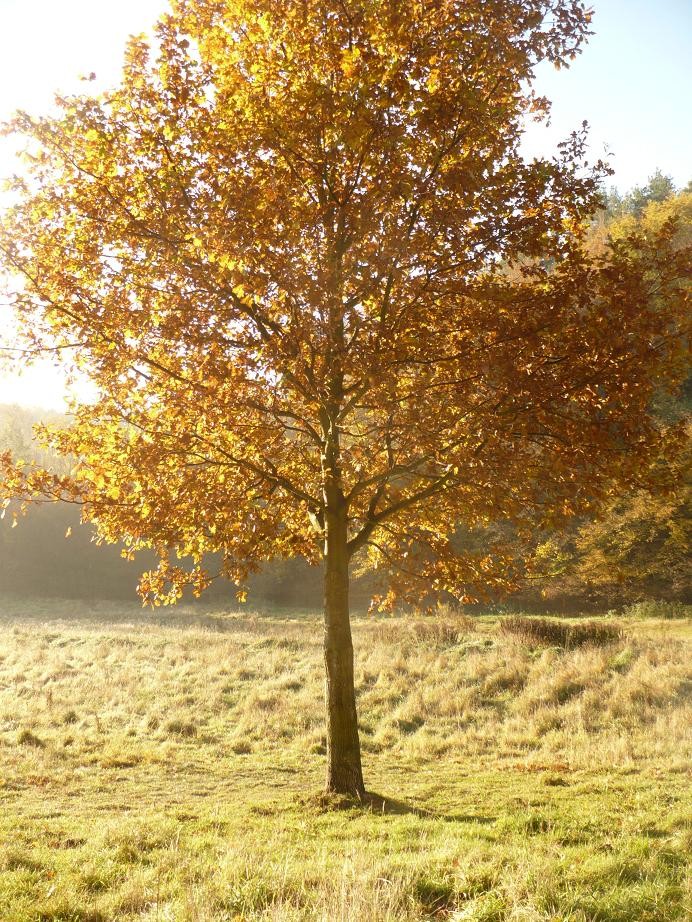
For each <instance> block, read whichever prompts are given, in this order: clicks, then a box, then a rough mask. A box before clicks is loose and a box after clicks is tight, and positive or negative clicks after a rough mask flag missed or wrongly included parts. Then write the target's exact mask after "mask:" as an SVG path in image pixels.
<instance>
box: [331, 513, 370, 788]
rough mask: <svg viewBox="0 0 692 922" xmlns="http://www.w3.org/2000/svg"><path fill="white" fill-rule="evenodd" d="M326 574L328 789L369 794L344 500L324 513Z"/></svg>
mask: <svg viewBox="0 0 692 922" xmlns="http://www.w3.org/2000/svg"><path fill="white" fill-rule="evenodd" d="M325 525H326V548H325V550H326V554H325V575H324V664H325V670H326V683H325V702H326V709H327V783H326V790H327V791H328V792H331V793H335V794H349V795H351V796H354V797H358V798H359V799H360V798H362V797H363V796H364V795H365V785H364V783H363V769H362V766H361V761H360V740H359V738H358V718H357V715H356V692H355V686H354V681H353V641H352V638H351V623H350V614H349V599H348V596H349V578H348V556H349V555H348V548H347V543H346V542H347V522H346V509H345V504H343V500H342V502H341V503H338V504H337V508H331V509H328V510H327V514H326V522H325Z"/></svg>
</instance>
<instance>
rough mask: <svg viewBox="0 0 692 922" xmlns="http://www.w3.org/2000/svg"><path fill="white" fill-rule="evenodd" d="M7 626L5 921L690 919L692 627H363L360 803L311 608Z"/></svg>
mask: <svg viewBox="0 0 692 922" xmlns="http://www.w3.org/2000/svg"><path fill="white" fill-rule="evenodd" d="M0 610H1V611H2V617H1V621H0V627H1V628H2V635H1V639H0V771H1V775H0V806H1V808H2V809H1V811H0V919H1V920H2V922H39V920H41V922H58V920H62V922H105V920H119V922H120V920H149V922H153V920H159V922H165V920H175V922H178V920H180V922H193V920H194V922H212V920H214V922H216V920H245V919H248V920H252V919H274V920H299V919H301V920H302V919H319V920H328V922H332V920H344V922H346V920H348V922H350V920H358V922H370V920H373V922H374V920H417V919H453V920H477V922H480V920H485V922H489V920H498V922H499V920H508V922H509V920H517V922H518V920H522V922H532V920H570V922H587V920H588V922H591V920H593V922H647V920H648V922H659V920H660V922H669V920H670V922H672V920H683V919H685V918H688V916H687V915H686V913H687V912H689V909H690V903H689V900H690V893H691V888H690V884H689V876H687V877H686V867H687V866H686V859H687V857H688V856H689V854H690V851H691V849H690V846H691V845H692V827H691V825H690V823H689V817H690V809H689V808H690V799H689V786H688V783H689V777H688V776H687V775H686V773H685V771H686V767H687V766H688V764H689V763H688V762H687V761H686V756H687V755H689V731H690V726H691V724H692V722H691V721H690V719H689V718H690V700H689V689H690V669H689V664H690V656H689V652H690V643H691V642H692V622H691V621H690V620H689V619H687V620H686V619H684V618H683V619H677V620H669V621H664V620H656V619H653V620H652V619H648V620H641V619H640V620H634V619H630V620H627V619H624V620H621V624H622V626H623V629H624V633H623V636H622V638H621V639H619V640H616V641H614V642H610V643H606V644H605V645H604V646H591V645H588V644H587V645H586V646H583V647H580V648H578V649H571V650H563V649H560V648H556V647H548V646H545V645H542V644H540V643H537V644H535V645H532V644H531V643H529V642H528V641H527V640H526V638H523V639H522V638H521V637H518V636H513V635H508V634H504V633H502V631H501V630H500V629H499V624H498V619H497V618H493V617H490V616H487V617H479V618H475V619H473V620H470V619H467V618H464V617H462V616H455V615H453V614H452V613H447V614H443V615H442V616H438V617H437V618H435V619H429V620H426V619H424V618H421V617H416V618H414V617H406V618H404V617H401V618H393V619H384V618H379V619H372V618H367V617H359V618H356V619H355V625H354V637H355V644H356V650H357V669H356V671H357V682H358V698H359V709H360V716H361V722H362V733H363V760H364V769H365V776H366V783H367V785H368V788H369V789H370V790H371V791H373V792H375V793H376V794H378V795H380V799H379V800H377V799H376V800H374V801H373V802H372V803H371V804H370V805H369V806H368V807H367V808H365V809H364V808H362V807H355V806H353V805H349V804H338V803H334V802H332V803H325V802H324V801H322V800H321V799H320V797H319V796H318V792H319V790H320V787H321V785H322V779H323V775H324V739H323V736H322V661H321V652H320V642H321V627H320V623H319V620H318V618H317V616H316V615H309V614H301V613H286V612H283V613H282V612H274V613H265V614H238V613H227V614H224V613H221V612H217V613H206V614H205V613H201V612H200V611H199V610H197V611H194V610H192V611H187V612H185V611H183V612H171V613H168V611H166V612H157V613H155V614H151V613H146V612H145V613H142V612H141V611H138V610H137V609H136V608H134V607H132V608H130V607H120V608H115V607H113V606H107V605H104V603H101V604H100V605H99V606H88V605H85V604H77V603H66V602H61V603H51V602H41V603H38V602H37V603H34V604H31V605H30V604H28V603H26V602H24V603H21V604H20V603H12V602H8V601H5V602H4V603H0ZM608 623H610V622H608ZM686 692H687V697H686ZM340 807H341V809H339V808H340Z"/></svg>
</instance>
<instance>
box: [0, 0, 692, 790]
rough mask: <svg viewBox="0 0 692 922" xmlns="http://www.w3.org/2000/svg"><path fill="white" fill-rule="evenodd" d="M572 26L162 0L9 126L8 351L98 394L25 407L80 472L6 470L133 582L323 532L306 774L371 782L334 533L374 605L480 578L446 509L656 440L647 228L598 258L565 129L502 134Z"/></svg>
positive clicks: (669, 332)
mask: <svg viewBox="0 0 692 922" xmlns="http://www.w3.org/2000/svg"><path fill="white" fill-rule="evenodd" d="M588 23H589V16H588V14H587V12H586V11H585V9H584V7H583V5H582V4H581V3H580V2H577V0H510V2H507V0H502V2H500V0H496V2H492V0H491V2H488V0H483V2H480V0H472V2H469V0H464V2H460V0H407V2H400V0H398V2H396V3H394V2H389V0H367V2H366V0H236V2H221V0H179V2H177V3H176V4H175V7H174V11H173V13H172V14H169V15H166V16H164V17H163V19H162V20H161V21H160V23H159V25H158V28H157V32H156V42H155V46H154V48H153V49H152V48H149V47H148V46H147V44H146V43H145V41H144V40H143V39H141V38H138V39H133V40H132V41H131V43H130V45H129V48H128V52H127V59H126V66H125V70H124V76H123V82H122V85H121V86H120V87H119V88H118V89H116V90H115V91H113V92H110V93H107V94H106V95H105V96H103V97H101V98H89V97H84V98H71V99H63V100H60V101H59V105H60V107H61V114H60V115H59V116H58V117H56V118H42V119H36V118H31V117H29V116H28V115H26V114H21V113H20V114H19V115H18V116H17V117H16V119H15V120H14V122H13V124H12V130H14V131H15V132H18V133H20V134H25V135H27V136H28V138H29V139H30V141H29V147H28V155H27V156H28V158H29V172H30V177H29V178H28V179H27V178H24V179H22V178H18V179H17V180H16V181H15V195H16V199H17V201H16V204H15V205H14V206H13V207H12V208H11V209H10V210H9V212H8V214H7V216H6V218H5V220H4V229H3V231H2V234H1V235H0V246H1V247H2V252H3V253H4V259H5V262H6V264H7V265H8V266H9V268H10V270H11V271H12V272H13V273H15V274H19V275H21V276H22V278H23V280H24V282H23V286H22V287H21V288H20V289H19V290H18V291H16V292H15V295H14V300H15V303H16V308H17V312H18V314H19V316H20V318H21V321H22V323H23V328H24V331H25V334H24V335H25V339H26V352H27V354H33V353H35V352H40V350H42V349H45V348H51V349H59V350H61V351H62V352H63V353H64V354H67V353H68V352H69V353H70V354H72V355H73V358H72V362H73V365H74V367H75V369H77V370H80V371H82V372H84V373H86V374H88V375H89V377H90V378H91V379H92V380H93V381H94V382H95V383H96V385H97V386H98V388H99V394H100V395H99V398H98V400H97V401H96V403H95V404H93V405H89V406H76V407H74V410H73V412H74V422H73V425H72V426H71V427H70V428H69V429H67V430H65V431H62V432H57V433H54V434H52V435H51V434H49V433H46V436H45V437H46V438H47V439H49V440H50V441H51V444H52V445H53V447H54V448H55V449H57V450H58V451H59V452H60V453H64V454H72V455H73V456H75V457H76V458H78V459H79V460H78V463H77V465H76V467H75V470H74V472H73V474H72V475H71V476H70V477H59V476H54V475H52V474H51V473H50V472H47V471H40V470H38V469H31V468H27V467H24V468H22V467H17V466H16V465H14V466H13V464H12V462H11V459H10V458H9V457H7V456H6V458H5V468H6V470H5V475H6V479H5V491H6V493H7V494H12V495H22V496H23V497H25V498H26V499H30V498H32V497H33V498H36V497H43V498H44V499H45V498H49V499H50V498H54V499H66V500H70V501H73V502H79V503H82V504H83V515H84V517H85V518H86V519H87V520H89V521H91V522H93V523H95V524H96V526H97V528H98V532H99V534H100V536H101V538H102V539H103V540H105V541H116V540H118V539H120V538H123V539H124V540H125V542H126V545H127V548H128V551H129V552H131V553H134V552H136V551H137V550H139V549H141V548H144V547H153V548H154V549H155V550H156V551H157V553H158V554H159V557H160V564H159V567H158V569H157V570H155V571H152V572H149V573H147V574H145V575H144V576H143V577H142V580H141V584H140V590H141V592H142V594H143V596H144V598H145V599H149V600H153V601H154V602H156V603H163V604H167V603H170V602H174V601H175V600H177V599H178V598H179V597H180V594H181V592H182V590H183V587H184V586H186V585H192V587H193V589H194V591H195V592H201V591H202V590H203V589H204V588H205V587H206V586H207V585H208V583H209V581H210V580H211V579H212V578H213V575H212V574H209V573H208V572H206V570H205V567H204V560H205V555H207V554H208V553H210V552H213V553H216V554H220V555H221V557H222V560H223V563H222V567H221V573H222V574H223V575H224V576H226V577H227V578H229V579H231V580H232V581H234V582H235V583H236V584H237V585H238V587H239V594H240V595H241V596H242V595H243V593H244V589H243V586H244V582H245V579H246V577H247V576H248V574H249V573H250V572H251V571H252V570H253V569H255V568H256V567H257V566H258V565H259V563H260V562H261V561H264V560H267V559H270V558H275V557H290V556H295V555H302V556H304V557H306V558H307V559H308V560H310V561H313V562H317V561H318V560H322V561H323V562H324V649H325V668H326V711H327V740H328V753H327V763H328V765H327V789H328V790H330V791H336V792H344V793H349V794H355V795H357V796H362V795H363V793H364V784H363V774H362V768H361V758H360V747H359V739H358V728H357V718H356V699H355V691H354V678H353V676H354V668H353V646H352V640H351V628H350V620H349V565H350V563H351V561H352V560H353V559H354V558H355V557H356V556H358V557H359V558H361V559H362V558H363V557H365V559H366V561H367V562H368V564H369V565H370V566H372V567H376V568H378V569H380V570H382V571H383V572H386V573H390V572H391V575H392V580H391V586H392V589H391V591H390V592H389V593H388V594H387V595H386V596H385V597H384V598H383V599H380V604H381V605H391V604H393V600H394V598H395V595H396V594H398V595H399V596H400V597H402V598H404V599H408V600H413V599H416V598H418V597H421V596H426V595H428V596H429V594H430V593H431V592H433V593H435V592H450V593H452V594H454V595H455V596H456V597H458V598H461V599H464V598H468V597H470V595H471V593H473V592H474V591H475V589H474V587H477V586H481V587H482V586H484V585H488V584H490V585H495V586H500V585H505V584H507V583H509V582H511V579H512V573H511V570H512V568H511V561H510V560H509V559H508V557H507V556H506V555H505V554H504V553H503V550H502V548H501V547H500V546H499V545H498V546H497V547H495V548H491V549H489V550H488V549H486V551H485V552H481V553H473V552H469V553H467V554H464V553H462V552H460V551H458V549H457V547H456V546H455V544H454V542H453V541H452V540H451V535H452V533H453V532H454V530H455V528H456V526H457V523H459V522H463V523H465V524H467V525H470V526H474V525H477V524H483V523H485V522H487V521H488V520H490V519H491V518H492V519H497V518H503V519H507V520H511V521H514V522H517V523H519V524H523V525H527V526H528V525H529V524H532V523H535V522H545V521H553V520H556V519H559V518H560V517H561V516H564V515H568V514H571V513H572V512H574V511H576V510H578V509H579V508H580V503H581V502H582V499H583V498H584V497H585V496H587V495H588V497H589V498H591V497H592V496H593V495H594V494H595V493H598V491H599V489H605V486H604V485H605V483H606V481H607V482H608V484H610V482H611V481H612V478H613V477H618V478H620V480H628V479H632V478H634V477H635V475H636V471H637V468H638V459H639V457H640V455H641V454H642V453H643V452H645V451H646V450H647V447H648V446H649V445H650V444H651V443H654V442H655V441H656V440H657V438H658V433H657V430H656V428H655V426H654V425H653V424H652V423H651V421H650V420H649V417H648V416H647V413H646V408H647V406H648V401H649V396H650V392H651V387H652V384H651V382H652V380H653V378H656V380H662V379H663V378H665V377H667V376H672V377H675V375H676V374H677V373H678V372H679V369H680V366H681V363H682V341H681V339H680V338H679V336H678V335H677V326H678V324H679V319H680V317H681V316H682V310H683V306H682V292H681V289H680V286H679V284H678V278H679V277H680V274H681V272H683V271H684V268H683V267H682V264H681V257H680V254H679V253H678V254H671V253H670V252H669V248H668V247H667V244H666V241H667V240H668V238H669V236H670V233H671V230H670V228H668V227H667V226H666V227H665V228H664V229H663V230H662V232H661V233H660V234H659V235H658V236H657V238H656V239H655V240H653V239H640V240H637V241H635V242H634V243H633V244H632V246H634V247H635V248H636V252H637V258H636V259H635V258H633V257H632V256H631V253H632V249H631V247H630V248H629V249H625V248H624V247H622V246H619V247H618V246H615V247H614V248H613V249H612V252H610V253H609V256H608V258H607V259H605V258H600V257H599V258H597V257H592V256H590V255H589V254H588V252H587V250H586V248H585V246H584V243H583V239H584V226H585V224H586V223H587V221H588V218H589V216H590V215H591V214H592V212H593V211H594V209H595V207H596V205H597V204H598V203H599V201H600V200H599V191H598V190H599V188H600V183H601V180H602V177H603V175H604V172H605V168H604V167H603V165H602V164H597V165H596V167H595V168H594V169H593V170H591V171H589V170H587V169H585V168H584V166H583V164H582V163H581V159H582V157H583V150H584V132H583V131H579V132H577V133H575V134H574V135H573V136H572V137H571V138H570V139H568V141H566V142H565V143H564V144H563V145H562V146H561V148H560V153H559V155H558V156H556V157H554V158H552V159H537V160H534V161H532V162H530V163H525V162H524V161H523V160H522V159H521V157H520V155H519V152H518V145H519V141H520V138H521V132H522V125H523V122H524V119H525V117H526V116H527V115H531V114H533V115H535V116H536V117H542V116H543V115H544V114H545V112H546V111H547V105H548V104H547V102H546V101H545V100H542V99H539V98H537V97H536V96H535V94H534V93H533V92H532V91H531V90H530V89H527V82H530V80H531V77H532V75H533V73H534V68H535V66H536V65H537V64H538V63H539V62H541V61H544V60H548V61H552V62H553V63H554V64H555V65H556V66H560V65H563V64H566V63H568V61H569V59H570V58H572V57H573V56H574V55H575V54H576V53H577V52H578V51H579V49H580V47H581V45H582V43H583V41H584V39H585V36H586V35H587V33H588ZM654 269H655V275H656V278H657V280H658V282H657V285H658V288H657V292H656V294H655V296H654V295H653V294H652V290H651V284H650V278H651V277H652V271H653V270H654ZM663 303H664V304H665V311H662V310H661V304H663ZM70 350H71V352H70ZM624 446H628V450H627V451H624V450H623V448H624ZM176 555H177V556H178V557H179V558H181V559H182V558H191V559H192V561H193V563H192V566H190V567H187V568H186V567H184V566H182V565H181V563H180V561H178V562H176V560H175V556H176Z"/></svg>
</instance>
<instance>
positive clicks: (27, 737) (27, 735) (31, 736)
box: [17, 730, 46, 749]
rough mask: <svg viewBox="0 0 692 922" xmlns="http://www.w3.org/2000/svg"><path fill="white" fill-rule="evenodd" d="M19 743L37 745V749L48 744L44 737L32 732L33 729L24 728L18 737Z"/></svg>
mask: <svg viewBox="0 0 692 922" xmlns="http://www.w3.org/2000/svg"><path fill="white" fill-rule="evenodd" d="M17 743H18V744H19V745H20V746H35V747H36V748H37V749H43V747H44V746H45V745H46V744H45V743H44V742H43V740H42V739H40V738H39V737H38V736H36V734H35V733H32V732H31V730H22V731H21V733H20V734H19V736H18V737H17Z"/></svg>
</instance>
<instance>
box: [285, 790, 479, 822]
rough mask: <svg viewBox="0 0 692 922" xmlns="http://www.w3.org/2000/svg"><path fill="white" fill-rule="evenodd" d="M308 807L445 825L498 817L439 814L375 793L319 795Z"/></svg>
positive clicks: (325, 810)
mask: <svg viewBox="0 0 692 922" xmlns="http://www.w3.org/2000/svg"><path fill="white" fill-rule="evenodd" d="M303 803H305V804H307V805H314V806H316V807H318V809H320V810H321V811H322V812H325V813H326V812H330V811H332V810H362V811H363V812H367V813H373V814H375V813H379V814H381V815H382V816H416V817H418V818H419V819H427V820H442V822H445V823H480V824H484V825H485V824H489V823H494V822H495V820H496V819H497V817H495V816H482V815H478V814H471V813H469V814H465V813H449V814H446V813H439V812H437V811H436V810H426V809H424V808H423V807H416V806H414V805H413V804H409V803H406V802H405V801H403V800H397V799H396V798H395V797H385V796H383V795H382V794H377V793H376V792H375V791H368V792H367V793H366V795H365V797H364V799H363V800H358V799H357V798H355V797H348V796H346V795H339V794H324V793H322V794H317V795H315V796H314V797H310V798H307V799H306V800H304V801H303Z"/></svg>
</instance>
